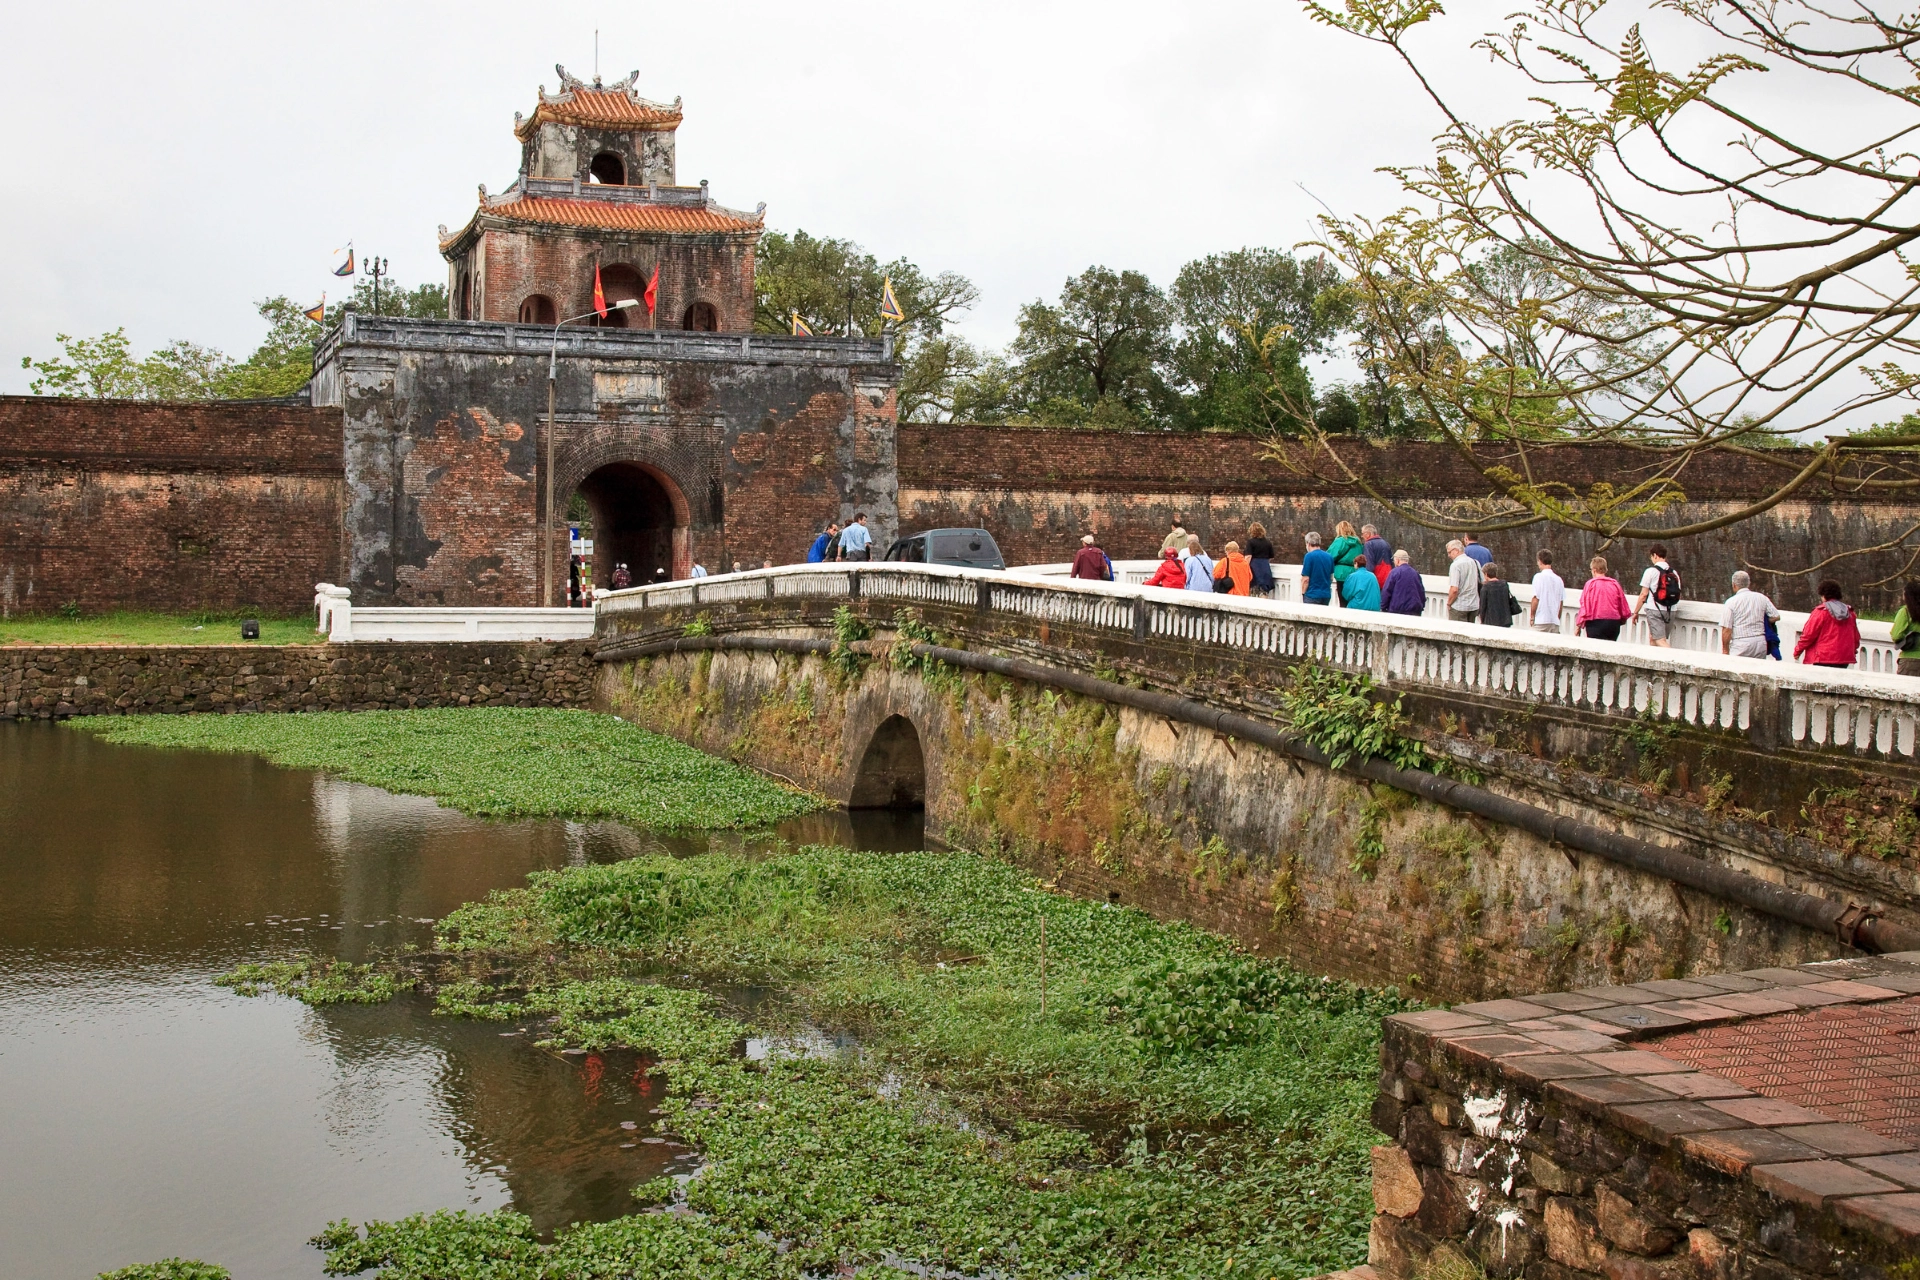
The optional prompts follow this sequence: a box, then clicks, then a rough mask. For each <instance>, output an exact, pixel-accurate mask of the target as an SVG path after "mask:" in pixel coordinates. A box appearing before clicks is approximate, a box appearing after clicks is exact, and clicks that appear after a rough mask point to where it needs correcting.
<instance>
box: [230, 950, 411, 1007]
mask: <svg viewBox="0 0 1920 1280" xmlns="http://www.w3.org/2000/svg"><path fill="white" fill-rule="evenodd" d="M213 983H214V985H215V986H217V987H231V988H233V990H234V991H235V992H237V993H238V994H240V995H243V996H257V995H259V994H260V993H261V992H262V991H277V992H279V993H280V994H281V995H283V996H292V997H293V998H294V999H296V1000H299V1001H301V1002H302V1003H305V1004H310V1005H314V1006H321V1005H329V1004H381V1003H383V1002H385V1001H388V1000H391V999H393V997H394V996H395V995H397V994H398V993H400V992H401V991H404V990H406V989H407V988H409V987H411V986H412V985H413V980H412V979H411V978H409V977H404V976H400V977H396V976H395V975H394V974H393V973H391V972H386V971H383V970H381V969H378V968H376V967H375V966H373V965H370V964H350V963H348V962H347V961H345V960H334V959H330V958H327V957H325V956H301V957H298V958H296V959H293V960H273V961H268V962H267V963H265V964H241V965H235V966H234V967H233V968H232V969H230V970H228V971H227V972H226V973H223V974H221V975H220V976H219V977H217V978H215V979H214V980H213Z"/></svg>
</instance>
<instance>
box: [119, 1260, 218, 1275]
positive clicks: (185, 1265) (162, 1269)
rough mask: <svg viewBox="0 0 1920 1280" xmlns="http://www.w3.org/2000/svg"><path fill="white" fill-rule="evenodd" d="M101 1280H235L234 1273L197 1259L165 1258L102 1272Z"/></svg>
mask: <svg viewBox="0 0 1920 1280" xmlns="http://www.w3.org/2000/svg"><path fill="white" fill-rule="evenodd" d="M99 1280H233V1273H232V1272H231V1271H228V1270H227V1269H226V1268H225V1267H220V1266H215V1265H214V1264H213V1263H211V1262H201V1261H200V1260H199V1259H197V1258H163V1259H161V1260H160V1261H159V1262H136V1263H134V1264H133V1265H132V1266H130V1267H121V1268H120V1269H119V1270H118V1271H102V1272H101V1273H100V1276H99Z"/></svg>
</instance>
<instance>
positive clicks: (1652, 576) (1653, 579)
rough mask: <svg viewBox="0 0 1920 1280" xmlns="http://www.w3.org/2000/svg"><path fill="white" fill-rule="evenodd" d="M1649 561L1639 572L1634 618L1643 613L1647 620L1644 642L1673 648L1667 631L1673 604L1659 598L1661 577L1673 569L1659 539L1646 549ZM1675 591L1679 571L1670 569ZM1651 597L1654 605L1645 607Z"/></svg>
mask: <svg viewBox="0 0 1920 1280" xmlns="http://www.w3.org/2000/svg"><path fill="white" fill-rule="evenodd" d="M1647 560H1648V564H1647V567H1646V570H1645V572H1643V573H1642V574H1641V575H1640V596H1639V598H1638V599H1636V600H1635V601H1634V602H1633V619H1634V621H1635V622H1638V621H1639V620H1640V619H1641V618H1642V617H1643V616H1644V617H1645V618H1646V620H1647V643H1648V644H1650V645H1652V646H1654V647H1655V648H1656V649H1671V648H1673V640H1672V639H1671V638H1670V633H1671V632H1672V630H1673V606H1672V605H1670V604H1662V603H1661V602H1660V600H1659V594H1660V580H1661V579H1662V578H1663V577H1665V576H1666V575H1667V574H1669V573H1673V566H1672V565H1670V564H1668V563H1667V549H1666V548H1665V547H1663V546H1661V545H1659V544H1658V543H1655V544H1654V545H1653V546H1652V547H1650V548H1648V549H1647ZM1673 587H1674V590H1675V592H1678V591H1679V589H1680V575H1679V574H1677V573H1673ZM1648 600H1652V601H1653V607H1652V608H1648V607H1647V601H1648Z"/></svg>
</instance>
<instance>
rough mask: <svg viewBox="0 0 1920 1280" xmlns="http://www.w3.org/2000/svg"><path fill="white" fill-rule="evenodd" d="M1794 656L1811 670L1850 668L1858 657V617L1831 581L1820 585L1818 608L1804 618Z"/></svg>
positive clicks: (1828, 580) (1836, 584)
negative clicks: (1814, 668) (1811, 668)
mask: <svg viewBox="0 0 1920 1280" xmlns="http://www.w3.org/2000/svg"><path fill="white" fill-rule="evenodd" d="M1803 655H1804V656H1803ZM1793 656H1794V657H1796V658H1799V659H1800V661H1802V662H1804V663H1806V664H1807V665H1808V666H1812V667H1850V666H1852V665H1853V660H1854V659H1855V658H1857V657H1859V656H1860V618H1859V615H1858V614H1856V613H1854V611H1853V607H1852V606H1851V605H1849V604H1848V603H1847V602H1846V601H1844V600H1842V599H1841V598H1840V584H1839V583H1837V582H1835V581H1834V580H1833V579H1832V578H1828V579H1827V580H1826V581H1825V582H1823V583H1821V584H1820V607H1819V608H1818V609H1815V610H1814V611H1813V612H1812V613H1810V614H1808V615H1807V625H1806V626H1804V627H1801V628H1800V639H1799V640H1797V641H1795V642H1794V646H1793Z"/></svg>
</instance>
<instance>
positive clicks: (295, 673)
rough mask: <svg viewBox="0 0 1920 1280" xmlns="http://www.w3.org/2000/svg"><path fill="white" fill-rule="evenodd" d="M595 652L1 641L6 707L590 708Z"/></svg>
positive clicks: (572, 646) (48, 713)
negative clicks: (12, 643) (6, 644)
mask: <svg viewBox="0 0 1920 1280" xmlns="http://www.w3.org/2000/svg"><path fill="white" fill-rule="evenodd" d="M592 652H593V646H592V644H591V643H590V642H567V643H552V644H549V643H544V642H540V643H510V644H509V643H501V644H490V643H462V644H378V643H375V644H351V645H324V644H322V645H45V646H33V647H24V646H21V647H11V648H0V714H4V715H5V716H8V717H20V718H27V719H42V720H45V719H54V718H60V717H65V716H86V715H168V714H175V713H184V712H223V711H379V710H390V709H398V708H404V707H466V706H486V707H583V706H585V705H586V704H587V699H588V695H589V692H590V690H591V688H592V680H593V659H592Z"/></svg>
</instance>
